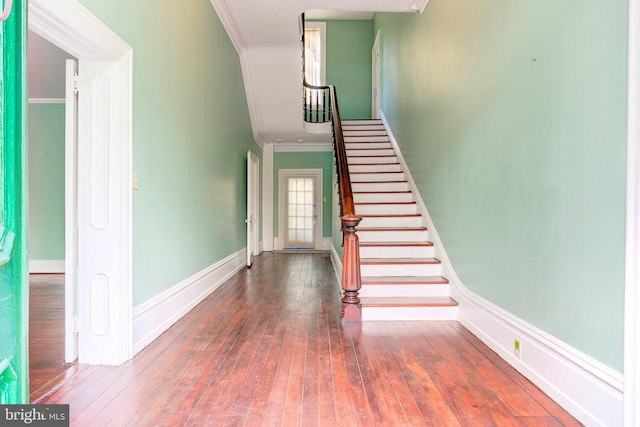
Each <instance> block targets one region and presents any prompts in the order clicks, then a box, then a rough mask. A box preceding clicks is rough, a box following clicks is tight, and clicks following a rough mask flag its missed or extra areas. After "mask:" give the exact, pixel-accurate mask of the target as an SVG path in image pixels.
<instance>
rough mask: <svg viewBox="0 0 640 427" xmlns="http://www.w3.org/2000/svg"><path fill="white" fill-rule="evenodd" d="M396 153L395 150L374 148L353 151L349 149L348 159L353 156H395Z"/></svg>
mask: <svg viewBox="0 0 640 427" xmlns="http://www.w3.org/2000/svg"><path fill="white" fill-rule="evenodd" d="M394 154H395V152H394V151H393V148H374V149H373V150H369V149H365V150H357V149H356V150H352V149H347V157H349V158H350V157H353V156H393V155H394Z"/></svg>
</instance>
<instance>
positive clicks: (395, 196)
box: [353, 193, 414, 203]
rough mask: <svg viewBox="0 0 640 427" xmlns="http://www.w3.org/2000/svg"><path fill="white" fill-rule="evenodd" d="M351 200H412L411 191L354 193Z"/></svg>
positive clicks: (357, 201)
mask: <svg viewBox="0 0 640 427" xmlns="http://www.w3.org/2000/svg"><path fill="white" fill-rule="evenodd" d="M353 200H354V201H355V202H356V203H359V202H413V201H414V200H413V194H411V193H354V194H353Z"/></svg>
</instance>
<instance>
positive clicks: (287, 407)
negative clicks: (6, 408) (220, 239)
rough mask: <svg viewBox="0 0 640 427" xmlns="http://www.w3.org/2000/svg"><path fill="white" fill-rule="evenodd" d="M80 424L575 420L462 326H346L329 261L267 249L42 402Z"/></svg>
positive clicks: (437, 423)
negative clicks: (153, 331) (152, 333)
mask: <svg viewBox="0 0 640 427" xmlns="http://www.w3.org/2000/svg"><path fill="white" fill-rule="evenodd" d="M40 403H68V404H70V410H71V425H74V426H92V427H93V426H106V425H110V426H287V427H288V426H304V427H308V426H385V427H386V426H447V427H449V426H536V427H537V426H577V425H580V424H579V423H578V422H577V421H576V420H575V419H573V418H572V417H571V416H570V415H569V414H568V413H567V412H565V411H564V410H563V409H562V408H560V407H559V406H558V405H557V404H556V403H554V402H553V401H552V400H551V399H549V398H548V397H547V396H546V395H545V394H543V393H542V392H541V391H540V390H539V389H538V388H536V387H535V386H534V385H532V384H531V383H530V382H529V381H527V380H526V379H525V378H524V377H522V376H521V375H519V374H518V373H517V372H516V371H515V370H513V369H512V368H511V367H510V366H508V365H507V364H506V362H504V361H503V360H502V359H500V358H499V357H498V356H497V355H496V354H495V353H494V352H492V351H491V350H490V349H488V348H487V347H486V346H485V345H483V344H482V343H481V342H480V341H479V340H478V339H477V338H476V337H475V336H473V335H472V334H471V333H469V332H468V331H467V330H466V329H464V328H463V327H462V326H460V325H459V324H458V323H457V322H374V323H366V324H364V325H350V326H344V327H343V326H342V325H341V321H340V290H339V286H338V284H337V281H336V280H335V276H334V273H333V271H332V268H331V263H330V260H329V257H328V256H327V255H325V254H273V253H264V254H262V255H260V256H259V257H257V258H256V261H255V263H254V265H253V267H252V268H251V269H244V270H242V271H241V272H240V273H239V274H237V275H235V276H234V277H233V278H231V279H230V280H229V281H228V282H227V283H225V284H224V285H223V286H222V287H220V288H219V289H218V290H217V291H216V292H214V293H213V294H212V295H211V296H210V297H208V298H207V299H206V300H205V301H203V302H202V303H201V304H200V305H198V306H197V307H196V308H195V309H194V310H192V311H191V312H190V313H188V314H187V315H186V316H185V317H184V318H183V319H181V320H180V321H179V322H177V323H176V324H175V325H174V326H173V327H171V328H170V329H169V330H167V331H166V332H165V333H164V334H163V335H162V336H161V337H159V338H158V339H157V340H155V341H154V342H153V343H151V344H150V345H149V346H148V347H147V348H145V349H144V350H143V351H141V352H140V353H139V354H138V355H137V356H136V357H135V358H134V359H133V360H131V361H130V362H127V363H125V364H124V365H122V366H120V367H116V368H114V367H104V366H85V365H80V366H79V367H78V369H77V372H76V373H75V375H73V376H71V377H70V378H69V379H67V380H66V381H65V382H64V383H63V384H62V385H61V386H60V387H59V388H57V389H56V390H54V391H53V392H52V393H50V394H49V395H47V396H45V397H44V398H42V399H41V400H40Z"/></svg>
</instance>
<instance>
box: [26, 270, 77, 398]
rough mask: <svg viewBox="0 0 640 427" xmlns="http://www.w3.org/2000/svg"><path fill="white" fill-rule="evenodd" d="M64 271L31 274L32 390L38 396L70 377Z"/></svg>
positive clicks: (30, 367)
mask: <svg viewBox="0 0 640 427" xmlns="http://www.w3.org/2000/svg"><path fill="white" fill-rule="evenodd" d="M73 366H74V364H66V363H64V274H31V275H29V392H30V394H31V400H36V399H38V398H39V397H40V396H42V395H43V394H45V393H47V392H48V391H50V390H51V389H52V388H53V387H55V386H56V385H58V384H59V383H60V382H62V381H63V380H64V379H65V378H66V377H67V370H69V369H72V368H73Z"/></svg>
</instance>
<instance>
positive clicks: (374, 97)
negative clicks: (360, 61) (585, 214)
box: [371, 30, 380, 119]
mask: <svg viewBox="0 0 640 427" xmlns="http://www.w3.org/2000/svg"><path fill="white" fill-rule="evenodd" d="M376 58H377V59H376ZM371 118H372V119H379V118H380V30H378V31H377V32H376V38H375V40H374V42H373V48H372V49H371Z"/></svg>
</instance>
